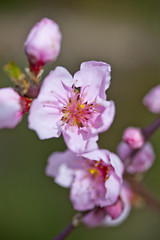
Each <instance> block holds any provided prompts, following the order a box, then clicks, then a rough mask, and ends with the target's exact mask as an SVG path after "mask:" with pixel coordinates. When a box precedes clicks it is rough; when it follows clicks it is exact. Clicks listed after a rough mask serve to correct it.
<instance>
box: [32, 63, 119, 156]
mask: <svg viewBox="0 0 160 240" xmlns="http://www.w3.org/2000/svg"><path fill="white" fill-rule="evenodd" d="M109 85H110V66H109V65H108V64H106V63H103V62H95V61H91V62H85V63H82V64H81V68H80V71H78V72H77V73H75V75H74V77H72V76H71V75H70V73H69V72H68V71H67V70H66V69H65V68H63V67H57V68H56V69H55V70H54V71H51V72H50V74H49V75H48V76H47V77H46V78H45V79H44V82H43V84H42V87H41V90H40V93H39V95H38V98H37V99H35V100H34V101H33V102H32V104H31V109H30V114H29V128H31V129H33V130H35V131H36V132H37V134H38V136H39V138H40V139H46V138H52V137H59V136H60V134H61V133H62V134H63V136H64V140H65V142H66V144H67V146H68V148H69V149H71V150H72V151H74V152H77V153H82V152H84V151H87V150H89V149H93V148H95V147H96V143H95V142H96V141H97V139H98V133H100V132H104V131H106V130H107V129H108V128H109V127H110V125H111V124H112V122H113V119H114V115H115V106H114V103H113V102H112V101H106V95H105V90H106V89H107V88H108V87H109Z"/></svg>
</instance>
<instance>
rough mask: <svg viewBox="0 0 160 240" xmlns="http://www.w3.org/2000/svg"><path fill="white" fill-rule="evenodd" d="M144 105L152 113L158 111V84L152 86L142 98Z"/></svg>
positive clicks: (159, 87) (159, 110)
mask: <svg viewBox="0 0 160 240" xmlns="http://www.w3.org/2000/svg"><path fill="white" fill-rule="evenodd" d="M143 103H144V105H145V106H146V107H147V108H148V109H149V110H150V111H151V112H153V113H160V85H158V86H156V87H154V88H153V89H151V90H150V91H149V93H148V94H147V95H146V96H145V97H144V99H143Z"/></svg>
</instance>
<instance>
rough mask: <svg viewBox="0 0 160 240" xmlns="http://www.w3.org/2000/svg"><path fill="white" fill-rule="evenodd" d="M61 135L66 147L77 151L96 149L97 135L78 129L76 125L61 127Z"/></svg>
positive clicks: (79, 152) (78, 152)
mask: <svg viewBox="0 0 160 240" xmlns="http://www.w3.org/2000/svg"><path fill="white" fill-rule="evenodd" d="M63 137H64V141H65V143H66V145H67V147H68V148H69V149H70V150H71V151H73V152H75V153H77V154H81V153H83V152H87V151H91V150H93V149H96V148H97V147H98V146H97V143H96V141H97V140H98V136H97V135H96V136H94V135H93V136H90V133H88V132H85V131H83V130H80V129H78V127H76V126H69V127H67V128H65V127H64V128H63Z"/></svg>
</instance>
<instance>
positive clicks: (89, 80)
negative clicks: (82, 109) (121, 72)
mask: <svg viewBox="0 0 160 240" xmlns="http://www.w3.org/2000/svg"><path fill="white" fill-rule="evenodd" d="M110 71H111V67H110V65H108V64H107V63H104V62H96V61H89V62H84V63H82V64H81V68H80V71H78V72H76V73H75V75H74V79H75V81H76V87H83V89H86V91H85V94H86V93H87V96H86V98H85V101H87V102H92V101H94V100H95V98H96V97H98V96H99V97H101V98H103V99H106V95H105V91H106V89H107V88H108V87H109V85H110V79H111V77H110Z"/></svg>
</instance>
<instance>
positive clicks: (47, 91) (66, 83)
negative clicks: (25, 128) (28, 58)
mask: <svg viewBox="0 0 160 240" xmlns="http://www.w3.org/2000/svg"><path fill="white" fill-rule="evenodd" d="M72 84H73V82H72V76H71V75H70V73H69V72H68V71H67V70H66V69H65V68H62V67H57V68H56V69H55V70H54V71H51V72H50V74H49V75H48V76H47V77H46V78H45V79H44V81H43V84H42V86H41V91H40V93H39V95H38V98H37V99H35V100H34V101H33V102H32V104H31V107H30V112H29V117H28V121H29V128H30V129H33V130H35V131H36V133H37V135H38V136H39V138H40V139H46V138H51V137H59V136H60V134H61V125H62V123H60V120H61V117H62V111H61V109H62V106H63V103H65V101H66V99H67V97H68V96H67V93H68V92H67V91H66V88H67V87H71V86H72Z"/></svg>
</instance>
